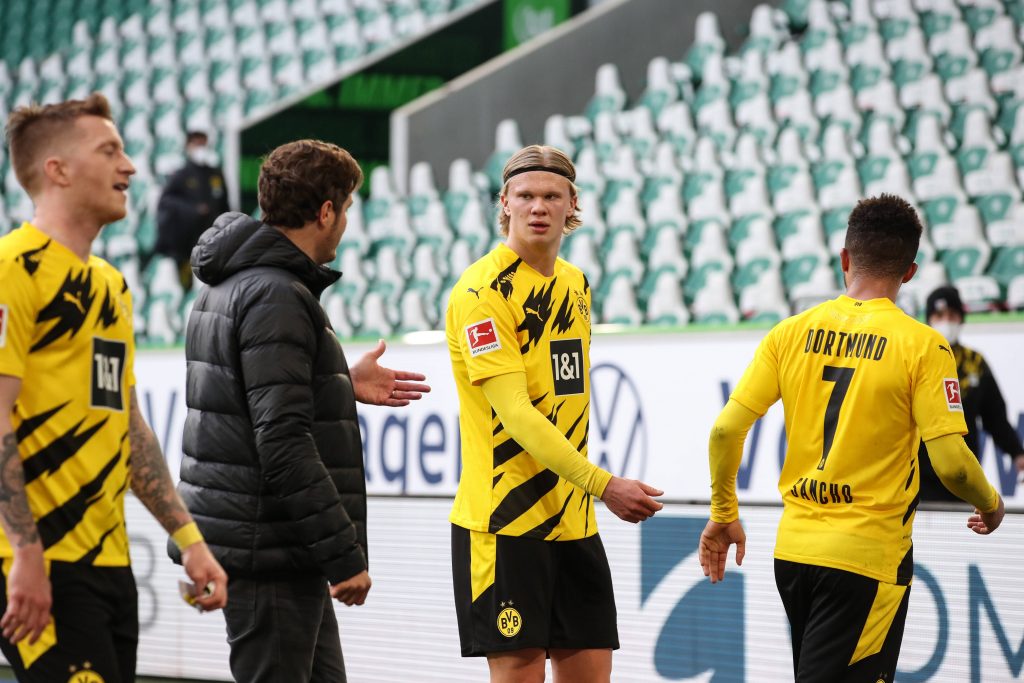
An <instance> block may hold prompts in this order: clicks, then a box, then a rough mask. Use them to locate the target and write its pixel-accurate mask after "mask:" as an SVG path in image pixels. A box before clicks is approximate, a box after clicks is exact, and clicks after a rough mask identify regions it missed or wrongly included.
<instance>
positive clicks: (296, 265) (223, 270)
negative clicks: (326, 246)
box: [191, 212, 341, 297]
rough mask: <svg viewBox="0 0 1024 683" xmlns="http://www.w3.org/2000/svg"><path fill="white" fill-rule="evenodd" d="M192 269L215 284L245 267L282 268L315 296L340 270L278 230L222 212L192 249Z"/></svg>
mask: <svg viewBox="0 0 1024 683" xmlns="http://www.w3.org/2000/svg"><path fill="white" fill-rule="evenodd" d="M191 262H192V272H193V273H195V276H196V277H197V278H199V280H201V281H202V282H204V283H206V284H208V285H217V284H220V283H221V282H223V281H224V280H227V279H228V278H229V277H231V276H232V275H234V274H236V273H239V272H241V271H243V270H246V269H248V268H256V267H271V268H281V269H282V270H287V271H289V272H291V273H294V274H295V275H296V276H297V277H298V278H299V279H300V280H302V282H303V284H305V285H306V286H307V287H308V288H309V290H310V291H311V292H312V293H313V294H314V295H315V296H317V297H319V296H320V294H321V293H322V292H323V290H325V289H327V287H329V286H330V285H332V284H334V283H335V282H337V281H338V278H340V277H341V273H339V272H338V271H336V270H331V269H330V268H328V267H327V266H320V265H317V264H316V263H314V262H313V260H312V259H311V258H309V257H308V256H306V254H305V253H303V251H302V250H301V249H299V248H298V247H297V246H295V244H293V243H292V241H291V240H289V239H288V238H287V237H285V236H284V235H283V234H281V232H280V231H279V230H277V229H276V228H273V227H271V226H269V225H266V224H265V223H261V222H260V221H258V220H255V219H254V218H252V217H250V216H248V215H246V214H244V213H237V212H229V213H225V214H223V215H221V216H220V217H218V218H217V220H215V221H214V223H213V226H212V227H210V228H208V229H207V230H206V231H205V232H203V234H202V235H201V236H200V237H199V242H198V243H197V244H196V246H195V247H193V249H192V259H191Z"/></svg>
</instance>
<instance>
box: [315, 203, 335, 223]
mask: <svg viewBox="0 0 1024 683" xmlns="http://www.w3.org/2000/svg"><path fill="white" fill-rule="evenodd" d="M333 216H334V202H332V201H331V200H330V199H328V200H327V201H325V202H324V203H323V204H321V205H320V210H319V211H318V212H317V218H318V219H319V220H320V223H321V224H322V225H324V226H327V227H329V226H331V225H332V224H333V223H334V220H333Z"/></svg>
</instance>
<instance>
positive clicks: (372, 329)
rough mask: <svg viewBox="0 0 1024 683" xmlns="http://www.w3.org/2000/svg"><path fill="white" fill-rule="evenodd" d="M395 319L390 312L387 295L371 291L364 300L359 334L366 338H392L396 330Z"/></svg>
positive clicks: (374, 290)
mask: <svg viewBox="0 0 1024 683" xmlns="http://www.w3.org/2000/svg"><path fill="white" fill-rule="evenodd" d="M394 318H395V316H393V315H391V314H390V313H389V312H388V303H387V301H386V299H385V295H384V294H383V293H381V292H380V291H378V290H376V289H371V290H370V291H368V292H367V293H366V298H364V299H363V303H362V321H361V323H360V325H359V334H360V335H362V336H365V337H390V336H391V334H392V333H393V332H394V330H395V323H394Z"/></svg>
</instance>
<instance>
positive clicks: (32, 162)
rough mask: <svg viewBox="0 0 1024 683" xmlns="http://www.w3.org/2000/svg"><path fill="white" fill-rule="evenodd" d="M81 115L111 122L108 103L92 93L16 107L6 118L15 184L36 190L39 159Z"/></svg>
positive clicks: (38, 179) (32, 193) (31, 192)
mask: <svg viewBox="0 0 1024 683" xmlns="http://www.w3.org/2000/svg"><path fill="white" fill-rule="evenodd" d="M83 116H98V117H100V118H103V119H107V120H108V121H113V120H114V119H113V116H112V115H111V113H110V103H109V102H108V101H107V98H106V97H104V96H103V95H102V94H101V93H98V92H95V93H93V94H91V95H89V96H88V97H86V98H85V99H84V100H67V101H65V102H58V103H55V104H47V105H38V104H30V105H27V106H24V107H18V108H17V109H15V110H14V111H13V112H11V115H10V116H9V117H8V118H7V147H8V149H10V154H11V166H12V167H13V168H14V174H15V176H17V178H18V183H19V184H20V185H21V186H22V187H23V188H25V191H26V192H28V194H29V195H34V194H35V193H36V192H38V191H39V189H40V187H39V182H40V176H41V173H42V168H41V166H40V164H39V162H40V160H41V159H42V157H43V156H44V154H45V153H46V152H48V151H49V150H50V149H51V147H53V146H54V143H55V142H59V141H60V140H61V139H62V137H63V135H64V134H65V133H66V132H67V130H69V129H70V128H71V126H73V125H74V123H75V121H77V120H78V119H79V118H81V117H83Z"/></svg>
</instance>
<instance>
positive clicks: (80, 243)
mask: <svg viewBox="0 0 1024 683" xmlns="http://www.w3.org/2000/svg"><path fill="white" fill-rule="evenodd" d="M7 142H8V146H9V147H10V159H11V165H12V166H13V167H14V172H15V173H16V174H17V176H18V181H19V182H20V183H21V185H22V187H24V188H25V190H26V191H27V192H28V194H29V196H30V197H31V198H32V202H33V204H34V205H35V215H34V216H33V218H32V220H31V221H30V222H27V223H25V224H23V225H22V226H21V227H20V228H17V229H15V230H13V231H11V232H10V233H8V234H7V235H5V236H3V237H2V238H0V282H2V283H3V284H2V286H0V525H2V526H3V533H2V534H0V558H2V560H3V562H2V576H0V610H3V618H2V619H0V628H2V629H3V637H2V638H0V649H2V650H3V653H4V657H6V658H7V661H8V662H10V664H11V666H12V667H13V668H14V673H15V675H16V676H17V677H18V680H19V681H32V682H38V683H53V682H54V681H66V680H68V677H69V676H70V677H71V678H72V679H73V680H79V679H80V680H83V681H86V680H87V681H100V680H103V681H106V682H107V683H129V682H130V681H134V680H135V664H136V649H137V645H138V639H139V616H138V592H137V590H136V586H135V579H134V577H133V575H132V570H131V565H130V557H129V553H128V531H127V529H126V526H125V512H124V497H125V491H126V490H127V489H128V488H129V487H130V488H131V490H132V492H133V493H134V494H135V496H136V497H137V498H138V499H139V500H140V501H141V502H142V503H143V505H145V506H146V508H147V509H148V510H149V511H150V513H152V515H153V517H155V518H156V520H157V521H158V522H159V523H160V525H161V526H162V527H163V528H164V529H165V530H166V531H167V533H168V534H170V535H171V542H172V543H173V544H174V545H175V547H176V548H178V549H179V552H180V553H181V555H182V558H183V564H184V566H185V571H186V573H187V574H188V575H189V577H190V578H191V579H192V580H193V581H194V582H195V585H196V586H197V592H198V596H197V600H196V602H197V604H198V606H199V607H200V609H203V610H209V609H218V608H220V607H222V606H223V605H224V603H225V601H226V599H227V592H226V584H227V577H226V576H225V574H224V570H223V569H221V567H220V565H218V564H217V561H216V560H214V558H213V556H212V555H211V554H210V551H209V549H208V548H207V547H206V543H204V542H203V538H202V536H201V535H200V533H199V531H198V530H197V528H196V525H195V523H194V522H193V521H192V518H191V516H190V515H189V513H188V510H186V509H185V506H184V505H183V504H182V502H181V499H180V498H178V495H177V493H175V491H174V484H173V482H172V480H171V476H170V473H169V472H168V471H167V463H166V462H165V461H164V457H163V454H162V453H161V452H160V445H159V443H158V442H157V440H156V437H155V436H154V435H153V432H152V430H151V429H150V428H149V426H148V425H147V424H146V422H145V420H144V419H143V418H142V414H141V413H140V411H139V402H138V399H137V397H136V395H135V376H134V358H135V342H134V334H133V330H132V296H131V292H130V291H129V290H128V285H127V284H126V282H125V279H124V277H123V276H122V275H121V273H119V272H118V271H117V269H115V268H114V267H113V266H111V265H110V264H109V263H107V262H106V261H104V260H103V259H101V258H98V257H97V256H95V255H92V254H91V248H92V243H93V241H94V240H95V239H96V237H97V235H98V234H99V232H100V230H101V229H103V226H105V225H107V224H109V223H112V222H114V221H118V220H121V219H122V218H124V216H125V212H126V211H127V192H128V186H129V183H130V182H131V176H132V175H133V174H134V173H135V167H134V166H133V165H132V162H131V159H129V158H128V156H127V155H126V154H125V152H124V145H123V143H122V141H121V136H120V134H118V132H117V128H116V127H115V126H114V122H113V120H112V119H111V115H110V105H109V104H108V102H107V100H106V98H105V97H103V95H101V94H98V93H96V94H93V95H91V96H89V97H88V98H86V99H85V100H69V101H67V102H60V103H57V104H51V105H46V106H43V107H40V106H29V107H20V108H18V109H15V110H14V112H13V113H12V114H11V116H10V118H9V119H8V122H7Z"/></svg>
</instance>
